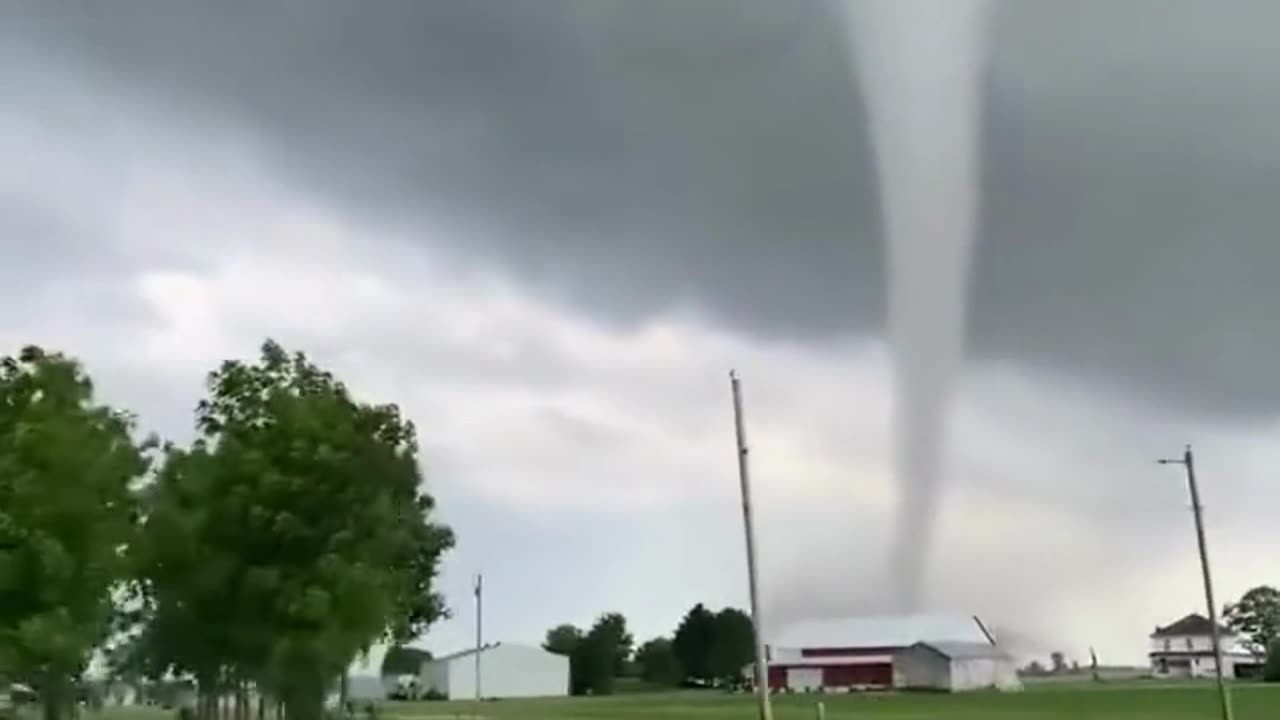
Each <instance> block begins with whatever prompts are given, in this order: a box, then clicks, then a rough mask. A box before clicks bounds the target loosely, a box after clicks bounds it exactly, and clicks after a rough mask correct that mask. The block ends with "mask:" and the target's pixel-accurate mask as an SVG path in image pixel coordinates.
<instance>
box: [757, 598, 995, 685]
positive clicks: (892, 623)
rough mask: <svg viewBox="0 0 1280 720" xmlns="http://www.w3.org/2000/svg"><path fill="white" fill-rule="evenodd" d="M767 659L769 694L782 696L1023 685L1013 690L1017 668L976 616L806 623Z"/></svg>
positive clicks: (780, 640) (778, 641)
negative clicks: (780, 692) (790, 693)
mask: <svg viewBox="0 0 1280 720" xmlns="http://www.w3.org/2000/svg"><path fill="white" fill-rule="evenodd" d="M921 644H924V645H925V647H920V645H921ZM979 647H983V648H987V649H985V650H982V651H979V650H977V648H979ZM767 652H768V657H769V687H770V688H771V689H773V690H775V691H777V690H787V691H793V692H794V691H799V692H808V691H817V690H822V691H847V690H852V689H887V688H895V687H925V686H927V687H932V688H935V689H938V690H967V689H971V686H974V684H975V683H976V682H978V681H979V680H982V679H990V682H986V683H985V684H983V685H981V686H982V687H1012V686H1013V685H1014V684H1015V683H1016V676H1015V677H1014V678H1013V680H1014V682H1012V683H1011V682H1009V678H1008V677H1007V673H1006V670H1010V671H1011V670H1012V668H1013V661H1012V660H1011V659H1009V658H1008V656H1006V655H1004V653H1002V652H1000V651H999V649H998V648H996V647H995V639H994V638H993V637H992V636H991V634H990V632H988V630H987V628H986V626H985V625H984V624H983V623H982V621H981V620H980V619H979V618H978V617H976V616H973V615H959V614H937V615H905V616H881V617H857V618H843V619H836V620H816V621H807V622H802V623H796V624H793V625H791V626H789V627H786V628H785V629H784V630H783V631H782V632H780V633H779V634H778V635H777V636H776V637H775V638H774V642H772V643H770V644H769V646H768V648H767ZM953 655H955V656H957V657H952V656H953ZM907 668H910V669H911V670H912V673H911V674H910V676H908V674H907V673H905V672H904V670H905V669H907ZM970 678H973V679H972V680H971V679H970Z"/></svg>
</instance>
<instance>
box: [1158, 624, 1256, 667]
mask: <svg viewBox="0 0 1280 720" xmlns="http://www.w3.org/2000/svg"><path fill="white" fill-rule="evenodd" d="M1218 630H1219V637H1220V638H1221V642H1222V673H1223V675H1226V676H1227V677H1251V676H1253V675H1256V674H1257V673H1258V672H1259V671H1260V670H1261V664H1260V660H1259V658H1257V657H1255V656H1254V655H1253V654H1252V653H1250V652H1249V651H1248V650H1247V649H1246V648H1244V647H1243V646H1242V645H1241V643H1240V637H1239V636H1238V635H1237V634H1236V633H1235V632H1234V631H1232V630H1231V629H1229V628H1225V627H1221V626H1219V629H1218ZM1148 657H1149V658H1150V659H1151V674H1152V675H1154V676H1156V677H1161V678H1167V677H1210V676H1212V675H1213V674H1214V659H1213V623H1211V622H1210V621H1209V618H1207V617H1205V616H1203V615H1201V614H1199V613H1192V614H1190V615H1187V616H1186V617H1184V618H1182V619H1181V620H1178V621H1177V622H1174V623H1171V624H1169V625H1165V626H1163V627H1157V628H1156V629H1155V631H1154V632H1152V633H1151V652H1150V653H1148Z"/></svg>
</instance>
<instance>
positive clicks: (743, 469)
mask: <svg viewBox="0 0 1280 720" xmlns="http://www.w3.org/2000/svg"><path fill="white" fill-rule="evenodd" d="M729 386H730V388H731V390H732V391H733V424H734V430H735V431H736V434H737V440H738V483H739V486H740V490H741V492H742V525H743V530H744V531H745V534H746V539H747V586H748V587H749V589H750V592H751V624H752V625H753V626H754V628H755V641H756V642H755V652H756V663H755V671H756V672H755V674H756V699H757V701H758V702H759V704H760V720H773V705H772V703H771V702H770V699H769V660H768V658H767V657H766V654H765V642H764V622H763V620H762V618H761V616H760V591H759V588H758V586H757V583H756V541H755V535H756V533H755V524H754V522H753V521H752V514H751V471H750V468H749V467H748V463H747V432H746V429H745V426H744V423H743V419H742V387H741V383H740V382H739V381H738V374H737V373H736V372H734V371H732V370H730V371H729Z"/></svg>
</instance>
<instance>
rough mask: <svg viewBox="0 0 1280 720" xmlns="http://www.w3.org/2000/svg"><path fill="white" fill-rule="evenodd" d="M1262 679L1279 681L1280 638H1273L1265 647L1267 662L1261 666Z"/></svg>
mask: <svg viewBox="0 0 1280 720" xmlns="http://www.w3.org/2000/svg"><path fill="white" fill-rule="evenodd" d="M1262 679H1263V680H1265V681H1267V682H1272V683H1280V640H1273V641H1272V642H1271V645H1270V646H1269V647H1268V648H1267V662H1266V664H1265V665H1263V666H1262Z"/></svg>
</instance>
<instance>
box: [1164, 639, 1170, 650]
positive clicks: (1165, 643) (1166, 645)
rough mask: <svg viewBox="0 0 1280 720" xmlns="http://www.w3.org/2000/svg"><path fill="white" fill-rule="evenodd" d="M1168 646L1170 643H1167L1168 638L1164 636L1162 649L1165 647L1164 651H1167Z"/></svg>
mask: <svg viewBox="0 0 1280 720" xmlns="http://www.w3.org/2000/svg"><path fill="white" fill-rule="evenodd" d="M1169 648H1170V645H1169V638H1165V639H1164V649H1165V651H1166V652H1167V651H1168V650H1169Z"/></svg>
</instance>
